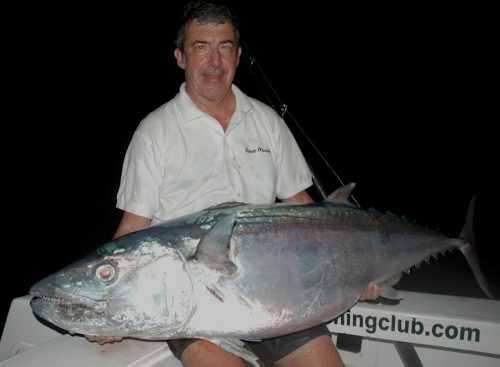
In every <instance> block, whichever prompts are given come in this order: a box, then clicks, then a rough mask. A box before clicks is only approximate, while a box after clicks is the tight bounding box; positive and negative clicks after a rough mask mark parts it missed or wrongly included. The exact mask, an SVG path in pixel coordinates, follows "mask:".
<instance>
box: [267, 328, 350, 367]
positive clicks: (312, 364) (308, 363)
mask: <svg viewBox="0 0 500 367" xmlns="http://www.w3.org/2000/svg"><path fill="white" fill-rule="evenodd" d="M276 365H277V366H278V367H344V366H345V365H344V362H342V359H341V358H340V354H339V352H338V350H337V347H336V346H335V344H334V343H333V340H332V338H331V337H330V336H328V335H321V336H319V337H317V338H314V339H313V340H311V341H309V342H307V343H306V344H304V345H303V346H301V347H300V348H298V349H296V350H295V351H293V352H292V353H290V354H289V355H287V356H286V357H283V358H281V359H280V360H278V361H277V362H276Z"/></svg>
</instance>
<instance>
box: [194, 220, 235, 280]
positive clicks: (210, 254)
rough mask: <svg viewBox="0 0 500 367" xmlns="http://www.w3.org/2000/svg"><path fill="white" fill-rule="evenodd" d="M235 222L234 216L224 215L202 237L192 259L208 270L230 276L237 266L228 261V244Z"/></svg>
mask: <svg viewBox="0 0 500 367" xmlns="http://www.w3.org/2000/svg"><path fill="white" fill-rule="evenodd" d="M234 222H235V216H234V215H226V216H224V217H223V218H222V219H220V220H219V221H218V222H217V223H215V224H214V225H213V227H212V228H211V229H210V231H209V232H208V233H207V235H206V236H205V237H203V238H202V239H201V241H200V243H199V245H198V248H197V249H196V253H195V255H194V257H195V258H196V260H198V261H199V262H200V263H202V264H204V265H205V266H207V267H208V268H210V269H213V270H217V271H219V272H221V273H223V274H224V275H231V274H233V273H234V272H235V271H236V270H237V266H236V265H235V264H234V263H233V262H232V261H231V260H229V244H230V241H231V235H232V233H233V227H234Z"/></svg>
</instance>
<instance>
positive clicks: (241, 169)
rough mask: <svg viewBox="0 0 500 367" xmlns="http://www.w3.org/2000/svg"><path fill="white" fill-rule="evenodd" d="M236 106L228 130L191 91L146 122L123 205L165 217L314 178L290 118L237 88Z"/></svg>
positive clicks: (121, 194) (283, 194)
mask: <svg viewBox="0 0 500 367" xmlns="http://www.w3.org/2000/svg"><path fill="white" fill-rule="evenodd" d="M232 89H233V92H234V94H235V96H236V111H235V112H234V115H233V117H232V118H231V121H230V122H229V125H228V128H227V130H226V132H224V131H223V129H222V127H221V126H220V124H219V123H218V121H217V120H215V119H214V118H213V117H211V116H209V115H207V114H205V113H204V112H202V111H201V110H200V109H199V108H198V107H196V105H195V104H194V103H193V101H192V100H191V98H190V97H189V96H188V95H187V93H186V91H185V84H184V83H183V84H182V85H181V87H180V90H179V93H178V94H177V95H176V96H175V98H173V99H172V100H170V101H169V102H167V103H166V104H164V105H162V106H160V107H159V108H158V109H156V110H155V111H153V112H151V113H150V114H149V115H148V116H147V117H146V118H144V119H143V120H142V121H141V123H140V124H139V126H138V128H137V130H136V131H135V133H134V136H133V137H132V140H131V142H130V145H129V147H128V150H127V153H126V155H125V159H124V162H123V170H122V175H121V182H120V188H119V190H118V196H117V205H116V206H117V207H118V208H119V209H122V210H125V211H128V212H130V213H133V214H137V215H140V216H143V217H147V218H151V219H152V223H153V224H155V223H158V222H161V221H165V220H168V219H172V218H175V217H179V216H181V215H185V214H190V213H193V212H195V211H198V210H202V209H205V208H207V207H209V206H212V205H216V204H220V203H224V202H229V201H239V202H245V203H254V204H268V203H274V202H275V199H276V198H279V199H284V198H288V197H290V196H293V195H295V194H296V193H298V192H300V191H302V190H304V189H306V188H307V187H309V186H311V185H312V178H311V173H310V171H309V168H308V166H307V164H306V162H305V159H304V157H303V155H302V153H301V151H300V149H299V147H298V145H297V143H296V141H295V139H294V138H293V136H292V134H291V132H290V130H289V129H288V127H287V126H286V124H285V122H284V120H283V119H282V118H281V117H280V116H279V115H278V114H277V113H276V112H275V111H274V110H273V109H272V108H271V107H269V106H267V105H265V104H263V103H262V102H260V101H258V100H256V99H254V98H251V97H249V96H247V95H245V94H244V93H243V92H241V91H240V90H239V89H238V88H237V87H236V86H235V85H233V87H232Z"/></svg>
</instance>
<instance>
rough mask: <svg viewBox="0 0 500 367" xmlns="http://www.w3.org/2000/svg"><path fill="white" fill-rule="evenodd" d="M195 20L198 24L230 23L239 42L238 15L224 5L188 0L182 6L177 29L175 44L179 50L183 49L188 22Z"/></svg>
mask: <svg viewBox="0 0 500 367" xmlns="http://www.w3.org/2000/svg"><path fill="white" fill-rule="evenodd" d="M193 21H196V22H198V23H199V24H225V23H231V24H232V25H233V26H234V29H235V30H236V42H237V44H239V42H240V32H239V30H238V22H239V21H238V16H237V15H236V13H235V12H234V11H233V10H232V9H231V8H230V7H228V6H226V5H220V4H214V3H209V2H207V1H190V2H188V3H187V4H186V5H185V6H184V11H183V15H182V20H181V26H180V28H179V30H178V31H177V38H176V39H175V45H176V46H177V48H179V49H180V50H183V49H184V41H185V40H186V27H187V25H188V24H189V23H191V22H193Z"/></svg>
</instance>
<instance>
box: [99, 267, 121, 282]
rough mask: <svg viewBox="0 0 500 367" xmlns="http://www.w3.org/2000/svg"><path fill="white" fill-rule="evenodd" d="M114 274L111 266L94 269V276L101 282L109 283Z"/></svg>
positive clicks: (113, 268)
mask: <svg viewBox="0 0 500 367" xmlns="http://www.w3.org/2000/svg"><path fill="white" fill-rule="evenodd" d="M115 274H116V270H115V267H114V266H113V265H111V264H101V265H99V266H98V267H97V268H96V269H95V276H96V277H97V279H99V280H100V281H101V282H110V281H112V280H113V279H114V277H115Z"/></svg>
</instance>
